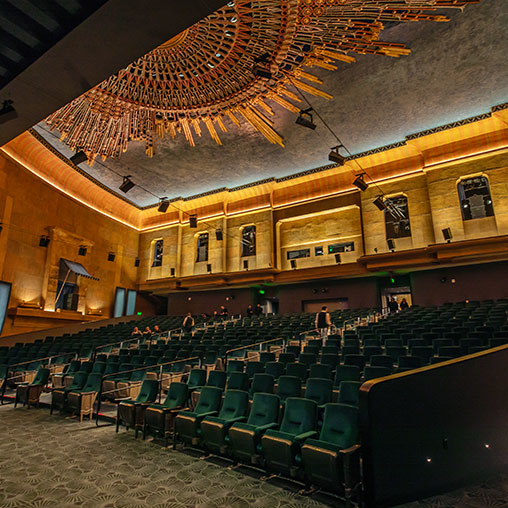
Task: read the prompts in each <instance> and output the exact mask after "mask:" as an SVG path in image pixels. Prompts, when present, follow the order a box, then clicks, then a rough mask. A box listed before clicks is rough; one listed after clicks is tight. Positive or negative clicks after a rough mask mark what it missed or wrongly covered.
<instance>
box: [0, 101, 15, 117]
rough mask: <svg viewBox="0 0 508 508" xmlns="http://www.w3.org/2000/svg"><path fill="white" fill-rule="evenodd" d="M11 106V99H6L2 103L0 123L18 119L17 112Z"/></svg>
mask: <svg viewBox="0 0 508 508" xmlns="http://www.w3.org/2000/svg"><path fill="white" fill-rule="evenodd" d="M12 104H13V101H12V100H11V99H7V100H5V101H4V102H3V104H2V109H0V123H4V122H8V121H9V120H14V119H15V118H18V112H17V111H16V109H15V108H14V106H13V105H12Z"/></svg>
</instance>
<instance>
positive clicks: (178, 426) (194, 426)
mask: <svg viewBox="0 0 508 508" xmlns="http://www.w3.org/2000/svg"><path fill="white" fill-rule="evenodd" d="M221 400H222V390H221V389H220V388H216V387H214V386H205V387H203V388H202V389H201V394H200V397H199V402H198V404H197V406H196V408H195V409H194V411H180V413H179V414H178V415H177V417H176V420H175V432H174V444H175V443H176V439H177V438H178V439H180V440H182V441H184V442H186V443H190V444H194V445H196V444H198V437H199V432H198V431H199V430H200V424H201V420H203V418H205V417H206V416H215V415H217V413H218V411H219V408H220V404H221Z"/></svg>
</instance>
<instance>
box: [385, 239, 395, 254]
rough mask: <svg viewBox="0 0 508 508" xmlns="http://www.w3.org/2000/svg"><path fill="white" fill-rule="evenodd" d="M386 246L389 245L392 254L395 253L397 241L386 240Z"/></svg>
mask: <svg viewBox="0 0 508 508" xmlns="http://www.w3.org/2000/svg"><path fill="white" fill-rule="evenodd" d="M386 244H387V245H388V248H389V249H390V250H391V251H392V252H395V241H394V240H393V239H392V238H388V239H387V240H386Z"/></svg>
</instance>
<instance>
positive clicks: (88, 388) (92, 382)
mask: <svg viewBox="0 0 508 508" xmlns="http://www.w3.org/2000/svg"><path fill="white" fill-rule="evenodd" d="M101 384H102V374H101V373H100V372H92V373H90V374H89V375H88V379H87V380H86V383H85V386H83V391H84V392H98V391H99V390H100V388H101Z"/></svg>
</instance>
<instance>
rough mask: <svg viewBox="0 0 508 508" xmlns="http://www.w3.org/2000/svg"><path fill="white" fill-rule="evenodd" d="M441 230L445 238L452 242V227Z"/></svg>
mask: <svg viewBox="0 0 508 508" xmlns="http://www.w3.org/2000/svg"><path fill="white" fill-rule="evenodd" d="M441 232H442V233H443V238H444V239H445V240H446V241H447V242H448V243H450V241H451V239H452V238H453V235H452V230H451V229H450V228H446V229H443V230H441Z"/></svg>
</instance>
